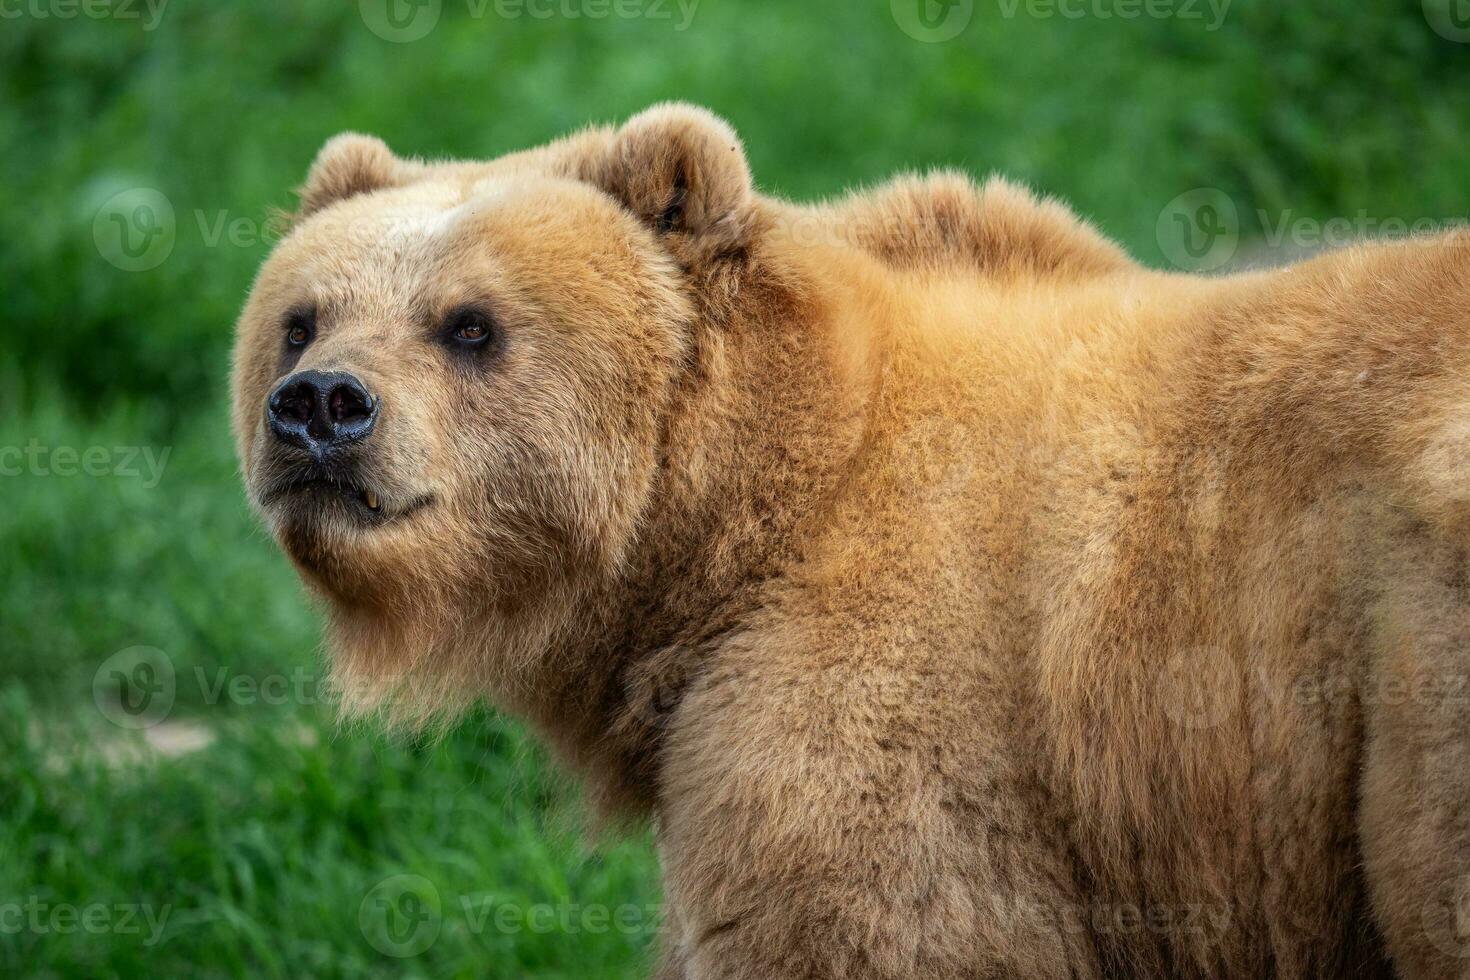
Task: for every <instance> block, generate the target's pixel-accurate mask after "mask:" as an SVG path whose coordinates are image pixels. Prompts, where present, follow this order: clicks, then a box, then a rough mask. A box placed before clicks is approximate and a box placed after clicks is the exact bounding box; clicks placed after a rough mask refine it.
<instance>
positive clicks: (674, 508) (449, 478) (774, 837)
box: [234, 105, 1470, 980]
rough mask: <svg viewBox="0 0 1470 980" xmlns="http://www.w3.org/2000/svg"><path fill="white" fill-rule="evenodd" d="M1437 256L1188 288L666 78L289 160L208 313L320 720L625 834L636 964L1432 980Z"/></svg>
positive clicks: (1024, 207)
mask: <svg viewBox="0 0 1470 980" xmlns="http://www.w3.org/2000/svg"><path fill="white" fill-rule="evenodd" d="M1467 336H1470V236H1467V235H1466V234H1444V235H1441V236H1439V237H1437V238H1434V239H1416V240H1413V241H1406V242H1399V243H1394V244H1388V243H1384V244H1378V245H1368V246H1362V247H1357V248H1353V249H1349V250H1346V251H1342V252H1339V253H1336V254H1331V255H1327V256H1324V257H1320V258H1318V259H1315V260H1313V261H1310V262H1307V263H1305V264H1303V265H1301V266H1298V267H1295V268H1290V269H1284V270H1273V271H1264V272H1255V273H1250V274H1243V275H1236V276H1230V277H1221V278H1205V277H1197V276H1188V275H1176V274H1166V273H1161V272H1157V271H1151V270H1148V269H1146V268H1143V267H1141V266H1140V265H1138V264H1136V263H1135V262H1133V261H1131V260H1130V259H1129V258H1128V257H1127V256H1126V255H1125V254H1124V253H1123V252H1122V251H1120V249H1118V248H1117V247H1115V246H1114V245H1113V244H1111V243H1109V242H1108V241H1107V240H1105V239H1104V238H1102V237H1101V236H1100V235H1099V234H1097V233H1096V232H1095V231H1093V230H1092V229H1091V228H1089V227H1088V226H1086V225H1085V224H1083V223H1082V222H1080V221H1079V220H1077V219H1076V218H1075V217H1073V216H1072V215H1071V214H1070V213H1069V212H1068V211H1067V210H1065V209H1064V208H1062V207H1060V206H1058V205H1056V204H1051V203H1045V202H1041V201H1038V200H1036V199H1034V198H1033V197H1031V196H1030V195H1029V194H1027V193H1025V192H1023V191H1021V190H1018V189H1016V188H1015V187H1013V186H1010V185H1008V184H1005V183H1002V182H999V181H992V182H991V183H988V184H986V185H984V186H979V187H977V186H976V185H974V184H972V183H971V182H970V181H969V180H968V179H966V178H965V177H963V176H959V175H956V174H938V175H934V176H928V177H910V178H904V179H900V180H897V181H895V182H893V183H890V184H888V185H885V186H882V187H879V188H876V189H874V190H871V191H867V192H864V193H860V194H856V195H853V196H850V197H847V198H845V199H842V200H839V201H836V202H833V203H830V204H824V205H819V206H802V205H797V204H792V203H789V202H786V201H782V200H777V199H774V198H772V197H768V196H764V195H761V194H758V193H756V192H755V191H754V190H753V189H752V184H751V178H750V174H749V172H748V168H747V164H746V160H745V157H744V154H743V151H742V148H741V145H740V142H739V140H738V139H737V138H736V136H735V134H734V133H733V132H732V131H731V129H730V128H729V126H727V125H726V124H725V123H723V122H721V121H720V120H718V119H716V118H715V117H713V116H711V115H710V114H708V113H706V112H704V111H702V110H699V109H695V108H691V107H688V106H682V105H666V106H660V107H657V108H654V109H651V110H649V111H648V112H646V113H644V114H642V115H639V116H637V117H636V118H634V119H633V120H632V121H631V122H629V123H627V124H626V125H624V126H622V127H620V128H599V129H592V130H589V131H586V132H583V133H580V134H578V135H575V136H572V137H570V138H568V139H564V140H562V141H560V142H556V143H552V144H550V145H549V146H546V147H544V148H542V149H537V150H532V151H529V152H524V153H517V154H513V155H511V156H507V157H504V158H502V159H499V160H495V161H492V162H488V163H452V162H447V163H425V162H420V161H414V160H406V159H400V158H398V157H395V156H394V155H393V154H392V153H391V152H390V151H389V150H388V149H387V147H385V146H384V145H383V144H382V143H381V142H379V141H378V140H375V139H372V138H369V137H365V136H358V135H350V134H349V135H343V136H339V137H337V138H335V139H333V140H331V141H330V142H328V143H327V144H326V146H325V147H324V148H323V149H322V151H321V154H320V156H319V157H318V158H317V160H316V162H315V163H314V164H313V166H312V168H311V171H310V173H309V175H308V177H307V180H306V183H305V186H304V188H303V190H302V213H301V215H300V216H299V221H298V222H297V223H296V225H295V227H294V229H293V231H292V232H291V234H290V235H289V237H287V238H286V239H285V240H284V241H282V242H281V243H280V244H279V246H278V247H277V248H276V249H275V251H274V253H273V254H272V255H271V257H270V259H269V260H268V261H267V263H266V264H265V266H264V268H263V270H262V271H261V273H260V276H259V279H258V281H257V282H256V284H255V287H254V290H253V292H252V294H251V296H250V298H249V301H248V303H247V305H246V307H245V310H244V313H243V314H242V317H241V319H240V323H239V327H238V340H237V346H236V352H235V362H234V429H235V433H236V436H237V439H238V444H239V452H240V458H241V460H242V463H243V472H244V479H245V482H246V484H247V486H248V490H249V494H250V497H251V499H252V501H253V502H254V504H255V506H256V507H258V509H259V510H260V512H261V514H262V515H263V517H264V520H265V521H266V523H267V524H268V526H269V528H270V530H271V532H272V533H273V535H274V536H275V537H276V539H277V540H278V541H279V542H280V544H281V545H282V547H283V548H284V549H285V551H286V553H287V554H288V555H289V556H290V557H291V559H292V561H293V562H294V564H295V565H296V567H297V568H298V569H299V571H300V573H301V576H302V577H303V579H304V580H305V582H306V583H307V585H308V586H309V588H310V589H311V591H312V592H313V593H315V594H317V595H318V596H320V597H321V598H322V599H323V601H324V604H325V606H326V608H327V610H328V615H329V620H330V621H329V636H330V640H331V644H330V645H331V648H332V651H333V657H332V660H333V671H334V676H335V678H336V681H337V683H338V684H339V686H340V688H341V690H342V692H343V696H344V703H345V705H346V708H347V710H348V711H349V712H354V713H362V712H381V713H382V714H383V716H384V717H386V718H388V719H391V720H394V721H398V722H403V723H408V724H433V723H435V722H436V721H442V720H443V719H445V718H447V717H449V716H451V715H452V714H453V713H454V712H455V710H456V709H459V708H461V707H463V706H464V705H466V704H467V703H468V702H470V701H472V700H475V699H478V698H481V697H484V698H487V699H489V700H490V701H492V702H494V703H496V704H498V705H500V706H502V707H504V708H505V709H507V710H510V711H513V712H516V713H518V714H520V715H522V716H523V717H525V718H527V719H528V720H529V721H530V722H531V723H532V724H533V725H534V726H535V727H536V728H537V729H538V730H539V731H540V732H542V733H543V734H544V735H545V736H546V737H547V738H548V739H549V740H550V742H551V743H552V744H553V745H554V746H555V748H556V749H557V751H558V752H559V754H560V755H561V756H562V757H563V758H564V759H565V760H566V762H567V763H568V764H569V765H571V766H572V767H574V768H575V769H576V770H577V771H578V772H580V773H581V774H582V775H583V776H584V777H585V779H586V781H587V784H588V786H589V790H590V792H591V795H592V797H593V798H594V800H595V801H596V803H597V804H598V805H599V806H600V808H601V809H602V811H603V812H604V813H607V814H610V815H622V816H628V817H632V818H634V819H639V818H647V819H649V820H650V821H651V822H652V824H653V826H654V828H655V830H656V838H657V842H658V848H659V855H660V860H661V864H662V867H663V872H664V887H665V891H666V896H667V903H668V905H667V908H668V924H667V926H668V927H667V929H666V930H665V936H664V941H663V949H662V954H661V955H662V959H661V963H660V966H659V968H658V969H659V971H660V972H659V974H658V975H659V976H661V977H665V978H676V977H677V978H690V980H693V978H699V980H706V978H732V980H733V978H744V980H771V978H793V980H794V978H847V980H866V978H895V980H896V978H913V980H920V978H922V980H941V978H981V977H1018V978H1052V977H1058V978H1060V977H1069V978H1105V977H1125V978H1131V977H1241V978H1259V977H1269V976H1277V977H1342V976H1392V975H1395V971H1396V972H1397V975H1399V976H1403V977H1415V978H1418V977H1426V978H1427V977H1435V978H1438V977H1452V976H1467V975H1470V972H1467V971H1470V966H1467V964H1470V931H1467V928H1466V925H1467V922H1470V688H1467V685H1466V684H1465V681H1466V678H1467V675H1470V662H1467V661H1470V571H1467V569H1470V566H1467V555H1470V550H1467V549H1470V343H1467V342H1466V341H1467Z"/></svg>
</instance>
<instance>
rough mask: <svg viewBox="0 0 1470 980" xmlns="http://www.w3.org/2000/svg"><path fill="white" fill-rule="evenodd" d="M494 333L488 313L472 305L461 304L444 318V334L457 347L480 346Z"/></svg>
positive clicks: (493, 326)
mask: <svg viewBox="0 0 1470 980" xmlns="http://www.w3.org/2000/svg"><path fill="white" fill-rule="evenodd" d="M494 333H495V325H494V323H493V322H492V321H491V319H490V315H489V314H488V313H486V312H485V311H484V310H481V309H477V308H475V307H473V306H462V307H460V308H459V309H457V310H454V311H453V312H451V313H450V314H449V316H447V317H446V318H445V320H444V335H445V337H446V338H447V339H448V340H449V341H450V343H452V344H455V345H456V346H459V347H482V346H484V345H485V343H486V342H488V341H489V340H490V338H491V337H492V336H493V335H494Z"/></svg>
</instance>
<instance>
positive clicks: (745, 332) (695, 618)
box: [515, 250, 877, 818]
mask: <svg viewBox="0 0 1470 980" xmlns="http://www.w3.org/2000/svg"><path fill="white" fill-rule="evenodd" d="M693 275H695V276H697V278H696V281H695V289H694V290H693V292H694V293H695V294H696V295H698V296H700V297H703V306H702V308H701V309H700V311H699V315H698V316H697V317H696V320H695V323H694V326H693V329H692V338H691V339H692V346H693V350H692V353H691V356H690V358H689V362H688V368H687V372H686V373H685V375H684V376H683V377H682V378H681V379H680V380H679V381H678V383H677V391H676V393H675V396H674V403H673V408H672V410H671V411H670V413H669V418H668V422H667V425H666V431H665V433H664V439H663V452H662V458H663V463H662V465H661V468H660V473H659V476H658V480H657V488H656V490H655V492H654V493H653V495H652V500H651V503H650V504H649V506H648V508H647V511H646V512H645V514H644V517H643V520H642V522H641V526H642V532H641V534H640V537H639V540H638V541H637V542H636V544H635V545H634V546H633V548H632V549H631V550H630V553H629V555H628V558H627V560H626V562H625V563H624V565H625V567H626V569H627V571H626V573H625V574H623V575H620V576H618V577H617V578H616V579H614V580H611V581H608V582H605V583H602V584H601V585H599V586H595V587H591V588H589V589H588V592H587V595H586V601H585V602H584V603H582V604H580V608H579V610H578V612H577V613H576V614H575V615H574V617H573V620H572V621H570V622H568V623H567V624H566V627H565V629H564V631H563V634H562V639H561V640H560V642H559V643H557V644H556V645H555V647H554V649H553V650H552V651H551V654H550V655H549V656H548V657H545V658H541V659H540V660H539V661H538V662H537V664H536V665H535V666H534V667H533V668H532V669H533V670H534V671H535V673H536V676H534V677H530V678H520V679H518V680H519V681H520V682H519V683H516V684H515V687H516V689H517V690H519V691H521V692H527V691H530V692H536V693H537V696H536V697H535V698H534V699H527V700H525V701H522V702H521V704H520V705H519V706H518V710H520V711H522V713H524V714H527V715H528V716H529V718H530V720H531V722H532V723H533V725H534V727H536V728H537V729H538V730H539V731H540V732H541V733H542V734H543V735H544V736H545V737H546V738H548V740H549V741H550V742H551V744H552V745H553V747H554V748H555V750H556V751H557V754H558V755H559V756H561V757H562V758H563V759H564V760H565V761H566V762H568V763H570V764H571V766H572V767H573V768H574V769H575V770H577V771H578V772H579V773H580V774H581V775H582V776H583V778H584V781H585V784H586V788H587V792H588V796H589V798H590V802H591V803H592V804H593V808H594V810H595V811H596V812H599V813H601V814H604V815H606V816H611V817H614V818H617V817H621V816H634V817H637V816H642V815H646V814H649V813H652V812H654V811H656V808H657V801H658V794H659V755H660V748H661V746H662V743H663V739H664V735H665V733H666V732H667V731H668V730H669V729H670V727H671V726H673V725H674V724H676V722H677V715H678V709H679V705H680V703H681V701H682V697H683V693H684V691H685V690H686V689H687V688H688V687H689V685H691V684H693V683H695V682H696V681H697V680H698V678H699V676H700V674H701V673H702V672H703V671H704V670H705V668H706V666H707V664H708V662H709V660H710V657H711V654H712V652H713V651H714V650H715V648H716V647H717V645H718V644H719V643H720V642H721V641H722V640H724V639H725V638H727V637H728V636H729V635H730V634H732V633H733V632H736V631H738V630H740V629H741V628H742V625H743V623H744V622H745V621H746V620H747V618H748V616H749V614H750V613H752V612H753V611H754V610H756V609H757V608H759V607H760V605H761V604H762V602H763V600H764V597H765V596H766V595H767V593H768V590H769V586H770V584H771V583H772V582H773V581H775V580H778V579H780V578H781V577H782V576H783V575H785V574H786V573H787V572H788V571H789V570H790V569H791V568H792V567H793V566H794V564H795V563H796V562H798V561H799V560H800V558H801V553H800V552H801V547H802V542H806V541H810V540H812V539H813V537H814V536H816V535H817V534H819V533H820V529H821V526H822V523H823V521H824V512H825V509H826V506H827V505H828V504H830V502H831V500H832V498H833V496H834V494H835V493H836V491H837V489H838V488H839V486H840V484H841V481H842V480H843V478H844V476H845V474H846V473H847V472H848V470H849V467H850V464H851V462H852V460H853V458H854V456H855V454H856V451H857V449H858V447H859V446H860V445H861V442H862V438H863V433H864V431H865V429H866V424H867V420H866V414H865V413H866V408H867V406H868V404H869V402H870V400H871V394H872V391H873V387H874V385H875V384H876V370H877V369H876V366H875V364H873V363H872V360H873V359H872V358H870V357H869V356H868V353H869V350H868V349H869V342H870V340H871V338H872V336H873V329H872V325H873V324H874V323H876V322H877V317H876V311H875V310H873V309H872V308H871V307H870V306H869V305H868V304H866V303H864V302H863V301H862V299H861V297H860V296H859V295H857V294H856V293H854V292H853V291H852V290H850V289H848V288H847V287H846V286H845V285H843V283H842V278H843V277H842V276H841V274H840V273H839V272H837V271H835V270H833V269H832V268H831V267H830V262H828V263H827V264H825V265H824V264H822V263H820V262H813V261H811V259H810V257H805V256H800V255H793V254H790V253H782V252H780V251H778V250H772V251H768V252H766V253H764V254H761V255H756V254H750V253H746V254H742V255H739V256H735V257H729V258H726V259H725V260H723V261H722V262H720V263H718V264H716V265H715V266H714V267H712V268H710V269H708V270H706V271H704V272H703V273H702V274H700V273H694V274H693Z"/></svg>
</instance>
